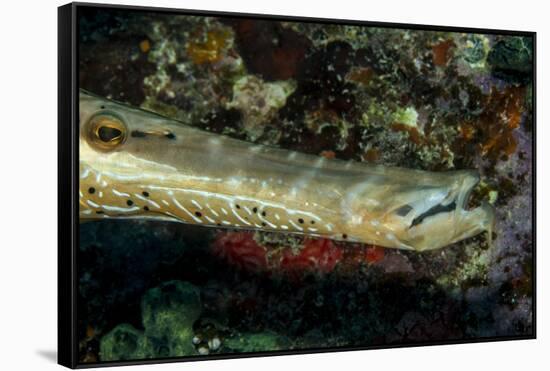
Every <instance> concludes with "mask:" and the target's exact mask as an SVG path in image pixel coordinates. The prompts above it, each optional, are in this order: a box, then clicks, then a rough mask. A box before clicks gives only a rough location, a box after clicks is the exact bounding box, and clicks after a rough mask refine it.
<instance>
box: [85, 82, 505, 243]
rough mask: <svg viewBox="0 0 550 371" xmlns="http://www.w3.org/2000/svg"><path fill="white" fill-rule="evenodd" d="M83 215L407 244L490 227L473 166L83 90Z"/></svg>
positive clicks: (451, 238)
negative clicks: (409, 158)
mask: <svg viewBox="0 0 550 371" xmlns="http://www.w3.org/2000/svg"><path fill="white" fill-rule="evenodd" d="M79 112H80V141H79V145H80V194H79V195H80V210H79V215H80V219H81V220H93V219H102V218H148V219H155V220H169V221H178V222H184V223H190V224H198V225H203V226H211V227H218V228H219V227H228V228H245V229H257V230H265V231H276V232H287V233H299V234H303V235H310V236H316V237H324V238H330V239H334V240H344V241H354V242H361V243H369V244H375V245H379V246H385V247H391V248H400V249H408V250H416V251H422V250H429V249H435V248H441V247H443V246H446V245H449V244H451V243H453V242H456V241H459V240H462V239H464V238H468V237H471V236H474V235H476V234H479V233H481V232H484V231H489V232H490V231H491V230H492V228H493V224H494V212H493V209H492V207H491V206H489V205H488V204H484V205H482V206H480V207H478V208H475V209H473V210H466V209H465V205H466V203H467V200H468V195H469V193H470V191H471V190H472V188H473V187H474V186H475V185H476V184H477V182H478V181H479V177H478V175H477V173H476V172H474V171H469V170H461V171H450V172H426V171H420V170H412V169H404V168H393V167H383V166H375V165H370V164H365V163H360V162H353V161H350V162H346V161H341V160H336V159H326V158H324V157H318V156H313V155H308V154H303V153H299V152H294V151H288V150H284V149H280V148H274V147H269V146H263V145H257V144H252V143H248V142H245V141H241V140H237V139H233V138H230V137H227V136H223V135H219V134H214V133H210V132H206V131H203V130H200V129H197V128H194V127H192V126H189V125H186V124H185V123H182V122H179V121H175V120H172V119H168V118H165V117H162V116H159V115H157V114H154V113H151V112H148V111H144V110H141V109H137V108H134V107H130V106H127V105H124V104H121V103H117V102H114V101H110V100H107V99H104V98H101V97H98V96H95V95H93V94H90V93H88V92H85V91H83V90H81V91H80V105H79Z"/></svg>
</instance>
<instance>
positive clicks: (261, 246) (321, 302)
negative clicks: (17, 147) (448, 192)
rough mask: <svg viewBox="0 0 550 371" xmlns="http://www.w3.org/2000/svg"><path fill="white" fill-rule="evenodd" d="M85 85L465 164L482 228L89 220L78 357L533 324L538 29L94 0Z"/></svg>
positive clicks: (396, 337) (84, 29)
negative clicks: (349, 234) (420, 231)
mask: <svg viewBox="0 0 550 371" xmlns="http://www.w3.org/2000/svg"><path fill="white" fill-rule="evenodd" d="M80 38H81V39H80V61H79V65H80V87H81V88H84V89H87V90H89V91H91V92H93V93H96V94H98V95H101V96H104V97H109V98H113V99H116V100H119V101H123V102H127V103H129V104H132V105H134V106H138V107H142V108H146V109H149V110H153V111H155V112H158V113H160V114H162V115H165V116H168V117H171V118H175V119H178V120H182V121H183V122H186V123H187V124H189V125H193V126H196V127H199V128H202V129H204V130H209V131H213V132H217V133H221V134H226V135H230V136H233V137H235V138H239V139H245V140H249V141H254V142H256V143H259V144H266V145H273V146H279V147H281V148H286V149H292V150H297V151H300V152H305V153H311V154H315V155H319V156H324V157H327V158H340V159H346V160H348V159H353V160H355V161H363V162H368V163H372V164H380V165H386V166H401V167H407V168H415V169H425V170H431V171H444V170H452V169H476V170H477V171H478V172H479V173H480V175H481V182H480V184H479V186H478V187H477V188H476V189H475V190H474V192H473V195H472V200H471V203H472V205H475V204H479V203H481V202H482V201H488V202H490V203H491V204H493V205H494V206H495V207H496V209H497V225H496V229H495V231H494V240H493V243H492V245H489V244H488V243H487V239H486V236H483V235H479V236H476V237H474V238H471V239H468V240H466V241H462V242H459V243H456V244H454V245H452V246H448V247H446V248H444V249H441V250H437V251H429V252H425V253H415V252H408V251H397V250H390V249H382V248H379V247H376V246H368V245H359V244H353V243H342V242H334V241H328V240H316V239H311V238H303V237H297V236H292V235H284V234H275V233H265V232H243V231H238V232H236V231H232V230H227V229H207V228H200V227H196V226H189V225H184V224H176V223H159V222H148V221H123V220H117V221H108V220H104V221H101V222H93V223H84V224H81V225H80V251H79V253H78V257H77V259H78V274H79V298H78V308H79V312H78V323H79V328H78V333H79V338H80V360H81V361H82V362H92V363H93V362H97V361H103V360H126V359H142V358H155V357H167V356H186V355H206V354H213V353H226V352H254V351H273V350H286V349H308V348H319V347H340V346H369V345H383V344H414V343H420V342H425V341H443V340H461V339H466V340H467V339H478V338H485V337H505V336H523V335H529V334H532V333H533V319H532V310H533V291H532V289H533V282H532V279H533V273H534V272H533V268H534V267H533V265H532V262H533V260H532V258H533V230H532V223H533V220H532V215H533V204H532V196H533V195H532V187H533V173H532V172H533V169H532V163H533V162H532V161H533V159H532V149H533V105H532V83H533V82H532V81H531V76H532V74H531V73H532V58H533V45H532V43H531V40H530V39H529V38H524V37H516V36H500V35H492V34H491V35H481V34H462V33H450V32H434V31H420V30H414V31H413V30H405V29H390V28H376V27H356V26H342V25H320V24H312V23H294V22H280V21H277V22H272V21H253V20H243V19H231V18H206V17H193V16H183V15H182V16H173V15H170V16H167V15H160V14H150V13H129V12H117V11H109V12H104V11H101V10H98V9H90V10H87V11H85V12H83V14H82V18H81V20H80Z"/></svg>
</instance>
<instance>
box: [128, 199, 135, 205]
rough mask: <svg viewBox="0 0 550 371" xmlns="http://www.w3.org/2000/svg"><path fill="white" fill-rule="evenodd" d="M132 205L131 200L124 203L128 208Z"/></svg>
mask: <svg viewBox="0 0 550 371" xmlns="http://www.w3.org/2000/svg"><path fill="white" fill-rule="evenodd" d="M133 204H134V201H132V200H127V201H126V205H128V206H132V205H133Z"/></svg>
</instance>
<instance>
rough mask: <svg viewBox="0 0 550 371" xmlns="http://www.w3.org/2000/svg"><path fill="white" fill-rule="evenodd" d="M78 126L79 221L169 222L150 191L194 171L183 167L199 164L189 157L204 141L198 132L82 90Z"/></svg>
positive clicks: (159, 202) (196, 160)
mask: <svg viewBox="0 0 550 371" xmlns="http://www.w3.org/2000/svg"><path fill="white" fill-rule="evenodd" d="M79 122H80V123H79V125H80V127H79V146H80V148H79V162H80V205H81V208H80V209H81V213H80V214H81V219H95V218H104V217H119V216H120V217H142V216H145V217H147V218H149V219H162V220H164V219H171V218H170V217H169V215H168V214H167V213H166V211H167V209H165V207H164V206H163V204H162V203H161V201H162V197H161V196H162V194H161V193H160V192H156V193H152V192H150V189H151V187H158V188H162V187H166V188H167V189H168V188H170V187H172V186H173V185H174V184H177V182H178V181H179V179H178V177H181V174H186V175H187V176H193V172H194V171H195V170H193V169H189V168H186V166H187V165H186V164H193V163H197V162H198V161H200V159H198V158H194V157H193V156H195V157H196V156H198V154H200V153H201V151H200V150H197V146H198V143H204V139H203V137H202V136H203V134H201V132H200V131H199V130H198V129H195V128H192V127H190V126H188V125H185V124H183V123H181V122H179V121H176V120H171V119H168V118H165V117H162V116H160V115H157V114H155V113H152V112H148V111H145V110H141V109H137V108H134V107H130V106H128V105H125V104H122V103H118V102H115V101H111V100H107V99H104V98H102V97H98V96H95V95H93V94H90V93H88V92H84V91H81V92H80V103H79ZM157 197H158V198H157ZM138 204H140V207H138V206H137V205H138ZM96 205H99V206H100V207H101V209H100V210H99V211H95V209H98V206H96ZM92 209H94V211H93V212H92ZM96 213H98V214H99V215H96Z"/></svg>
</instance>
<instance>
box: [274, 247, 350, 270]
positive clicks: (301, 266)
mask: <svg viewBox="0 0 550 371" xmlns="http://www.w3.org/2000/svg"><path fill="white" fill-rule="evenodd" d="M342 257H343V252H342V247H340V246H338V245H336V243H335V242H333V241H331V240H328V239H324V238H321V239H306V240H304V245H303V248H302V249H301V250H300V251H299V252H298V254H295V253H294V252H293V251H292V250H291V249H285V250H283V253H282V256H281V258H280V260H279V264H278V265H279V267H280V269H281V270H282V271H285V272H292V271H304V272H306V271H317V272H320V273H330V272H332V271H333V270H334V268H335V267H336V264H338V263H339V262H340V261H341V260H342Z"/></svg>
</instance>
